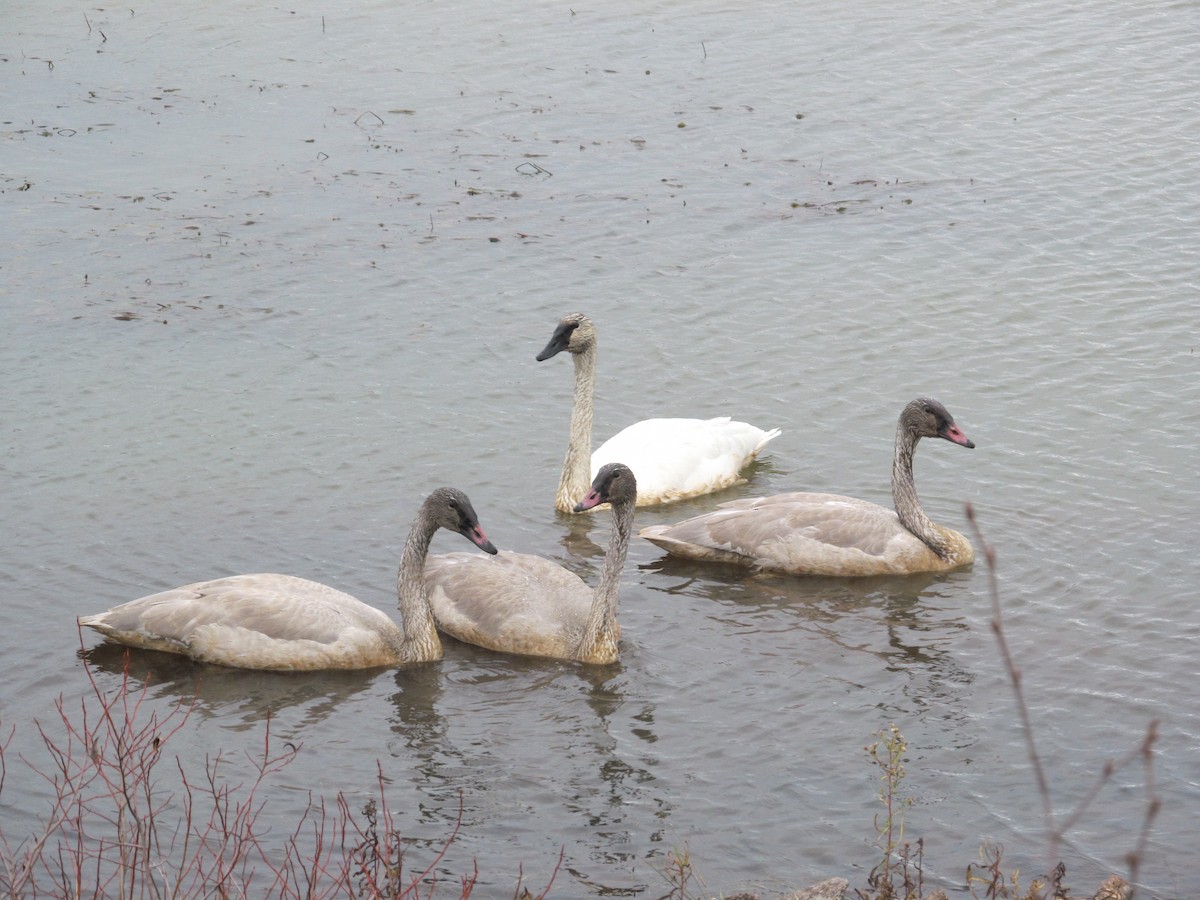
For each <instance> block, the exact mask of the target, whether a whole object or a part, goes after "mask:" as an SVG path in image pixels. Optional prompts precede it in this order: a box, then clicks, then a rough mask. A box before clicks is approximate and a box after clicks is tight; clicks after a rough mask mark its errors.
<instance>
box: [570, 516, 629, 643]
mask: <svg viewBox="0 0 1200 900" xmlns="http://www.w3.org/2000/svg"><path fill="white" fill-rule="evenodd" d="M635 506H636V501H635V500H634V499H632V498H631V499H629V500H626V501H624V502H622V503H621V504H620V505H619V506H616V507H614V508H613V529H612V536H611V537H610V538H609V541H608V552H607V553H605V554H604V565H603V566H602V567H601V569H600V580H599V581H598V582H596V590H595V592H594V593H593V594H592V608H591V612H590V613H589V615H588V623H587V628H585V629H584V632H583V640H581V641H580V643H579V650H578V652H577V654H576V656H577V658H578V659H582V660H586V661H587V662H600V663H604V662H615V661H616V659H617V655H618V650H617V644H618V641H619V639H620V635H621V632H620V628H619V627H618V625H617V604H618V600H619V597H620V588H621V570H622V569H624V568H625V557H626V555H627V554H628V552H629V536H630V534H632V532H633V511H634V507H635Z"/></svg>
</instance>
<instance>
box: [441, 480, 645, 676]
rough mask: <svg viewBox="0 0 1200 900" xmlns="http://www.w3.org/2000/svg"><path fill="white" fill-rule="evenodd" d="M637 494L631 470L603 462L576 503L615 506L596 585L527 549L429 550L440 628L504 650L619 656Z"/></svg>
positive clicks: (581, 657)
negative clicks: (623, 580) (623, 579)
mask: <svg viewBox="0 0 1200 900" xmlns="http://www.w3.org/2000/svg"><path fill="white" fill-rule="evenodd" d="M636 498H637V481H636V480H635V479H634V476H633V472H631V471H630V469H629V468H628V467H627V466H624V465H622V464H620V463H607V464H606V465H605V466H603V467H602V468H601V469H600V471H599V472H598V473H597V474H596V479H595V481H594V482H593V483H592V488H591V490H590V491H588V493H587V495H586V496H585V497H584V498H583V499H582V500H580V502H579V510H580V511H582V510H583V509H587V508H590V507H592V506H597V505H599V504H601V503H611V504H612V508H613V529H612V536H611V537H610V539H609V545H608V551H607V552H606V553H605V555H604V563H603V565H602V566H601V570H600V577H599V579H598V581H597V582H596V587H595V588H594V589H593V588H591V587H588V585H587V584H585V583H584V581H583V579H581V578H580V577H579V576H578V575H576V574H575V573H573V572H570V571H568V570H567V569H564V568H563V567H562V566H560V565H558V564H557V563H555V562H552V561H550V560H548V559H544V558H543V557H540V556H533V555H530V554H526V553H508V552H505V553H501V554H498V555H497V556H495V557H492V558H488V557H484V556H480V555H479V554H472V553H445V554H438V555H437V556H431V557H430V558H429V560H428V562H427V564H426V567H425V585H426V588H427V590H428V592H429V603H430V607H431V609H432V610H433V616H434V618H435V619H436V620H437V624H438V627H439V628H441V630H442V631H443V632H445V633H446V634H448V635H450V636H451V637H453V638H456V639H457V640H460V641H463V642H465V643H468V644H475V645H477V646H480V647H486V648H487V649H489V650H496V651H499V652H501V653H515V654H520V655H525V656H547V657H553V658H556V659H573V660H578V661H579V662H585V663H611V662H616V660H617V659H618V658H619V656H620V650H619V647H618V643H619V641H620V637H621V627H620V625H619V624H618V623H617V601H618V589H619V587H620V576H621V569H622V567H623V566H624V564H625V556H626V553H627V551H628V548H629V536H630V534H631V533H632V532H633V510H634V507H635V505H636Z"/></svg>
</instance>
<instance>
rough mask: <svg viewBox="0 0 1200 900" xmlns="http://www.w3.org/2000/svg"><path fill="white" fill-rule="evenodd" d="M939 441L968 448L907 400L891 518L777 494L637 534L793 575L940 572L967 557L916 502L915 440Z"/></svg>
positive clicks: (851, 503) (690, 553)
mask: <svg viewBox="0 0 1200 900" xmlns="http://www.w3.org/2000/svg"><path fill="white" fill-rule="evenodd" d="M923 437H939V438H944V439H945V440H948V441H951V442H953V443H955V444H960V445H962V446H963V447H967V448H972V447H974V446H975V444H974V443H973V442H972V441H970V440H968V439H967V436H966V435H965V434H963V433H962V430H961V429H959V427H958V426H957V425H956V424H955V423H954V419H953V417H951V415H950V413H949V412H947V411H946V407H944V406H942V404H940V403H938V402H937V401H936V400H929V399H917V400H913V401H912V402H911V403H909V404H908V405H907V406H906V407H904V411H903V412H902V413H900V421H899V422H898V423H897V425H896V450H895V456H894V458H893V461H892V499H893V502H894V503H895V506H896V512H892V510H890V509H886V508H885V507H882V506H878V505H876V504H874V503H868V502H867V501H865V500H857V499H855V498H853V497H842V496H838V495H837V494H810V493H795V494H777V495H776V496H773V497H758V498H754V499H748V500H735V501H733V502H731V503H722V504H721V505H720V506H719V507H718V508H717V509H715V510H713V511H712V512H710V513H705V514H704V515H700V516H695V517H694V518H691V519H686V520H684V521H683V522H679V523H677V524H675V525H651V526H650V527H648V528H643V529H642V531H641V536H642V537H644V538H646V539H647V540H649V541H652V542H653V543H655V544H657V545H658V546H660V547H662V548H663V549H664V550H666V551H667V552H668V553H671V554H674V555H675V556H685V557H689V558H691V559H703V560H713V561H717V562H731V563H738V564H740V565H746V566H756V567H758V568H760V569H767V570H773V571H778V572H791V573H793V574H798V575H847V576H849V575H904V574H912V573H916V572H942V571H946V570H948V569H956V568H958V567H959V566H965V565H968V564H969V563H971V562H973V561H974V559H975V550H974V549H973V548H972V547H971V542H970V541H968V540H967V539H966V538H965V537H963V535H961V534H959V533H958V532H957V531H952V530H951V529H949V528H943V527H942V526H940V525H937V524H935V523H934V522H932V521H931V520H930V519H929V517H928V516H926V515H925V511H924V510H923V509H922V508H921V503H920V501H919V500H918V499H917V490H916V487H915V486H914V484H913V472H912V459H913V450H914V449H915V448H916V445H917V441H919V440H920V439H921V438H923Z"/></svg>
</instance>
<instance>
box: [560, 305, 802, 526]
mask: <svg viewBox="0 0 1200 900" xmlns="http://www.w3.org/2000/svg"><path fill="white" fill-rule="evenodd" d="M562 352H568V353H570V354H571V355H572V357H573V359H574V365H575V396H574V403H573V406H572V411H571V430H570V435H569V438H568V442H567V454H566V458H565V459H564V461H563V470H562V476H561V478H560V479H559V486H558V493H557V495H556V497H555V506H556V507H557V508H558V509H559V510H561V511H562V512H572V511H575V510H574V501H575V499H576V498H578V497H579V496H580V495H581V494H582V493H583V492H584V491H586V490H587V486H588V483H589V481H590V480H591V479H593V478H595V477H596V475H598V474H599V472H600V469H601V468H602V467H603V466H604V465H605V464H606V463H610V462H618V461H620V462H622V463H624V464H625V465H627V466H629V467H630V468H632V469H633V471H635V472H637V473H638V474H637V481H638V498H637V505H638V506H650V505H655V504H661V503H671V502H674V501H676V500H682V499H684V498H687V497H695V496H699V495H701V494H708V493H711V492H713V491H718V490H721V489H723V488H727V487H730V486H731V485H734V484H737V483H738V482H739V481H740V480H741V476H740V472H741V470H742V469H743V468H745V466H746V465H748V464H749V463H750V462H751V461H752V460H753V459H754V458H755V457H756V456H757V455H758V454H759V452H760V451H761V450H762V449H763V447H765V446H766V444H767V442H768V441H770V440H772V439H773V438H775V437H777V436H778V435H779V434H780V431H779V429H778V428H775V429H772V430H770V431H764V430H763V429H761V428H757V427H755V426H753V425H749V424H747V423H745V422H735V421H731V420H730V419H729V417H728V416H725V417H722V418H714V419H682V418H656V419H645V420H643V421H640V422H636V423H634V424H633V425H630V426H629V427H627V428H625V429H624V430H623V431H621V432H619V433H618V434H616V435H615V436H613V437H611V438H609V440H607V441H606V442H605V443H604V444H602V445H601V446H600V447H598V448H597V449H596V451H595V452H594V453H593V452H592V450H591V446H592V416H593V412H592V406H593V402H594V397H595V379H596V372H595V370H596V328H595V325H594V324H593V323H592V321H591V319H589V318H588V317H587V316H585V315H584V314H583V313H580V312H573V313H568V314H567V315H565V316H563V318H562V319H561V320H560V321H559V323H558V325H557V326H556V327H555V329H554V333H553V334H552V335H551V337H550V341H549V343H547V344H546V346H545V348H544V349H543V350H542V352H541V353H539V354H538V355H537V358H538V360H539V361H542V360H547V359H550V358H551V357H553V356H556V355H558V354H559V353H562Z"/></svg>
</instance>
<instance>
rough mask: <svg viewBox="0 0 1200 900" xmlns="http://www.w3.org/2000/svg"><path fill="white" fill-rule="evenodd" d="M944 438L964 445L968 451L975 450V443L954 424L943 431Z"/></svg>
mask: <svg viewBox="0 0 1200 900" xmlns="http://www.w3.org/2000/svg"><path fill="white" fill-rule="evenodd" d="M942 437H944V438H945V439H946V440H948V441H953V442H954V443H956V444H962V445H963V446H964V447H966V448H967V449H968V450H974V449H975V442H974V441H973V440H971V439H970V438H968V437H967V436H966V435H965V434H963V432H962V429H961V428H959V427H958V426H957V425H955V424H953V423H951V424H950V425H947V426H946V427H945V428H944V429H943V430H942Z"/></svg>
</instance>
